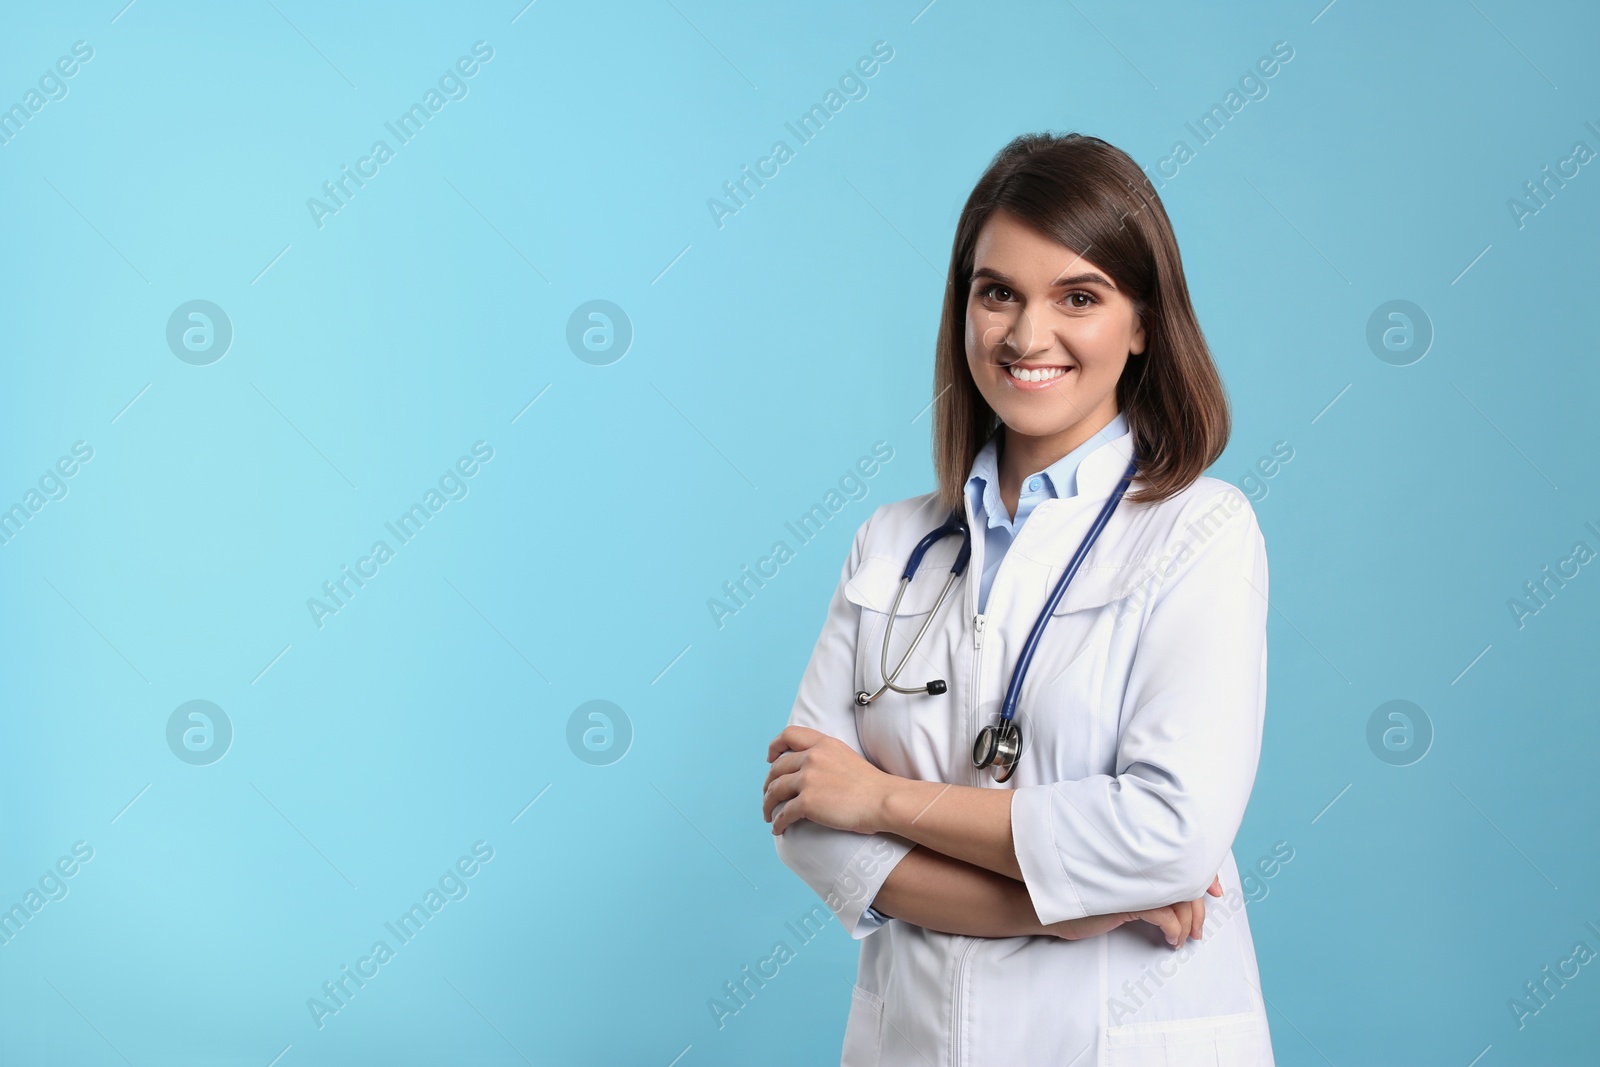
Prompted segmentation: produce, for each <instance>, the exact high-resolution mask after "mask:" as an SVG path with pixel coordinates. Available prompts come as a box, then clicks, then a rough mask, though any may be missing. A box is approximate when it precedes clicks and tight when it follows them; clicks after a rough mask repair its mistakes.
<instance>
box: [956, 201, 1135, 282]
mask: <svg viewBox="0 0 1600 1067" xmlns="http://www.w3.org/2000/svg"><path fill="white" fill-rule="evenodd" d="M972 266H973V279H974V280H977V279H979V278H990V279H994V278H998V279H999V280H1002V281H1005V282H1006V283H1007V284H1011V285H1019V286H1029V287H1035V286H1036V287H1039V288H1047V287H1049V286H1051V285H1060V284H1065V283H1066V281H1067V280H1068V279H1071V280H1073V281H1074V283H1078V284H1081V283H1084V282H1088V283H1091V284H1093V283H1095V282H1096V280H1097V279H1096V278H1095V277H1092V276H1095V275H1098V276H1099V278H1098V281H1100V282H1102V283H1104V284H1105V285H1106V286H1107V287H1108V288H1115V286H1114V284H1113V283H1112V281H1111V279H1110V275H1108V274H1107V273H1106V272H1105V271H1104V270H1102V269H1101V268H1100V267H1099V266H1097V265H1096V264H1095V263H1094V261H1093V260H1091V259H1089V258H1087V257H1085V256H1084V255H1083V254H1082V253H1080V252H1079V251H1078V250H1077V249H1075V248H1069V247H1067V246H1066V245H1064V244H1061V243H1060V242H1059V241H1056V240H1055V239H1054V238H1050V237H1046V236H1045V235H1044V234H1042V233H1040V232H1039V231H1037V230H1035V229H1033V228H1032V227H1031V226H1028V225H1027V224H1026V223H1024V222H1022V220H1020V219H1018V218H1017V217H1016V216H1015V215H1012V214H1010V213H1009V212H1006V211H996V212H995V213H994V214H992V215H990V216H989V218H988V220H987V221H986V222H984V224H983V227H982V228H981V229H980V230H979V231H978V239H977V241H976V242H975V243H974V245H973V256H972Z"/></svg>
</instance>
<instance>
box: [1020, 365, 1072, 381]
mask: <svg viewBox="0 0 1600 1067" xmlns="http://www.w3.org/2000/svg"><path fill="white" fill-rule="evenodd" d="M1006 369H1007V370H1008V371H1009V372H1010V374H1011V377H1012V379H1013V380H1014V381H1019V382H1049V381H1054V380H1055V379H1057V378H1060V377H1061V376H1062V375H1064V374H1066V373H1067V371H1069V370H1071V368H1070V367H1037V368H1034V369H1033V370H1024V369H1023V368H1021V367H1019V366H1017V365H1016V364H1012V365H1011V366H1010V367H1008V368H1006Z"/></svg>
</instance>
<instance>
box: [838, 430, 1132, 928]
mask: <svg viewBox="0 0 1600 1067" xmlns="http://www.w3.org/2000/svg"><path fill="white" fill-rule="evenodd" d="M1002 432H1003V431H1002ZM1127 432H1128V420H1127V419H1126V418H1124V417H1123V415H1122V413H1121V412H1120V411H1119V412H1118V413H1117V417H1116V418H1114V419H1112V420H1111V421H1110V422H1108V423H1106V425H1105V427H1104V428H1103V429H1101V430H1100V432H1099V433H1097V434H1095V435H1094V436H1093V437H1091V438H1089V439H1088V440H1087V441H1085V442H1084V443H1083V444H1081V445H1079V446H1078V447H1077V448H1074V449H1073V450H1072V451H1071V452H1068V453H1067V454H1066V455H1064V456H1062V457H1061V458H1060V459H1058V460H1056V461H1055V462H1054V463H1052V464H1050V466H1048V467H1046V468H1045V469H1044V470H1042V471H1039V472H1037V473H1035V474H1031V475H1029V476H1028V477H1027V478H1025V479H1023V482H1022V492H1021V493H1020V494H1019V495H1018V497H1017V514H1016V517H1015V518H1007V516H1006V506H1005V504H1004V503H1002V502H1001V500H1000V468H999V458H1000V434H998V433H996V434H994V435H993V436H992V437H990V438H989V440H988V441H987V442H985V444H984V446H983V448H982V450H981V451H979V452H978V458H977V459H975V460H973V461H972V474H971V475H970V476H969V477H968V478H967V499H968V500H970V501H971V502H972V514H973V517H974V518H975V519H976V520H977V521H978V523H979V524H981V525H982V526H983V528H984V539H983V577H982V582H981V584H980V585H979V586H978V610H979V611H982V610H983V608H984V605H985V604H987V603H988V602H989V586H991V585H993V584H994V572H995V571H997V570H999V569H1000V560H1001V559H1003V558H1004V557H1005V554H1006V549H1008V548H1010V547H1011V542H1012V541H1014V540H1016V536H1017V531H1018V530H1021V529H1022V524H1023V523H1025V522H1027V521H1028V516H1029V515H1032V514H1033V509H1034V508H1036V507H1038V505H1039V501H1041V500H1049V499H1052V498H1056V497H1069V496H1077V495H1078V465H1079V464H1080V463H1082V462H1083V457H1085V456H1087V455H1088V454H1089V453H1090V452H1093V451H1094V450H1095V449H1097V448H1099V447H1100V446H1101V445H1103V444H1106V443H1107V442H1109V441H1115V440H1116V439H1117V438H1119V437H1121V436H1122V435H1123V434H1125V433H1127ZM862 914H863V915H864V916H865V918H866V919H867V920H868V922H870V923H871V924H873V925H874V926H882V925H883V924H884V923H886V922H888V921H889V920H888V919H887V918H886V917H885V916H884V914H883V913H882V912H880V911H878V909H877V908H874V907H872V905H870V904H869V905H867V909H866V911H864V912H863V913H862Z"/></svg>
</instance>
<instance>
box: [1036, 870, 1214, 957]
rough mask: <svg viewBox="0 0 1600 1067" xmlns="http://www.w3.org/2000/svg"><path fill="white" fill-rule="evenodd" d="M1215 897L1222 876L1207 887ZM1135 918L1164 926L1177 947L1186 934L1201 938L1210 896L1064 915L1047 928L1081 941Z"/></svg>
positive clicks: (1167, 934)
mask: <svg viewBox="0 0 1600 1067" xmlns="http://www.w3.org/2000/svg"><path fill="white" fill-rule="evenodd" d="M1206 892H1207V893H1209V894H1211V895H1212V896H1214V897H1220V896H1221V895H1222V879H1221V878H1220V877H1217V878H1213V879H1211V887H1210V888H1209V889H1207V890H1206ZM1135 919H1139V920H1142V921H1144V922H1147V923H1151V924H1153V925H1155V926H1159V927H1161V932H1162V934H1164V935H1165V936H1166V939H1167V944H1169V945H1171V946H1172V947H1173V948H1177V947H1178V946H1180V945H1182V944H1183V942H1184V940H1185V935H1187V936H1188V937H1193V938H1194V939H1195V940H1196V941H1198V940H1200V930H1201V928H1202V927H1203V926H1204V925H1205V921H1206V898H1205V897H1204V896H1201V897H1199V898H1198V899H1195V900H1192V901H1190V900H1184V901H1179V902H1178V903H1176V904H1168V905H1166V906H1165V907H1160V908H1147V909H1146V910H1144V911H1125V912H1120V913H1117V914H1114V915H1087V916H1085V917H1083V918H1082V919H1064V920H1062V921H1061V922H1058V923H1051V924H1050V925H1048V926H1046V927H1045V928H1044V930H1045V932H1046V933H1048V934H1052V935H1054V936H1056V937H1060V938H1065V939H1066V940H1068V941H1080V940H1082V939H1083V938H1086V937H1095V936H1098V935H1100V934H1103V933H1105V932H1106V931H1108V930H1115V929H1116V928H1117V927H1119V926H1121V925H1122V924H1123V923H1126V922H1132V921H1133V920H1135Z"/></svg>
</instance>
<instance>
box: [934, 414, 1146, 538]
mask: <svg viewBox="0 0 1600 1067" xmlns="http://www.w3.org/2000/svg"><path fill="white" fill-rule="evenodd" d="M1108 431H1109V432H1111V433H1112V434H1115V436H1106V435H1107V432H1108ZM1118 431H1120V432H1118ZM1096 437H1097V438H1098V439H1099V440H1100V441H1101V443H1100V445H1099V447H1097V448H1094V449H1093V450H1091V451H1090V452H1089V453H1088V454H1087V455H1085V456H1084V457H1083V458H1082V459H1081V460H1079V461H1078V462H1077V489H1078V491H1077V494H1076V495H1078V496H1084V495H1086V494H1088V495H1098V496H1100V497H1105V496H1107V495H1108V494H1109V493H1110V492H1111V490H1112V489H1113V488H1115V487H1116V484H1117V481H1118V480H1119V479H1120V478H1121V477H1122V472H1123V471H1125V470H1127V469H1128V461H1129V460H1130V459H1131V458H1132V456H1133V431H1132V430H1130V429H1129V428H1128V419H1127V416H1126V415H1125V414H1123V413H1122V412H1120V411H1119V412H1118V413H1117V415H1116V417H1115V418H1113V419H1112V420H1111V421H1110V422H1109V423H1107V424H1106V425H1105V426H1104V427H1102V428H1101V429H1100V430H1099V431H1098V432H1097V435H1096ZM1068 455H1071V453H1068ZM999 458H1000V431H998V430H997V431H996V432H995V433H993V434H990V435H989V440H987V441H985V442H984V444H983V448H981V449H979V451H978V455H977V457H976V458H975V459H974V460H973V461H972V469H971V473H970V474H968V476H967V481H966V493H965V495H966V503H967V518H968V521H970V522H974V523H976V520H977V515H978V509H979V507H980V506H981V507H982V509H983V513H984V517H985V519H986V523H985V525H987V526H998V525H1000V524H1001V521H1000V519H999V518H997V516H999V515H1001V514H1003V512H1002V510H1001V509H1002V507H1003V505H1002V504H1001V503H1000V470H999ZM1066 458H1067V457H1066V456H1063V457H1061V459H1060V460H1057V461H1056V462H1055V463H1052V464H1051V465H1050V466H1049V467H1046V468H1045V469H1044V470H1043V471H1040V472H1038V473H1039V474H1041V475H1042V476H1043V477H1044V478H1046V479H1048V481H1049V484H1050V490H1051V495H1052V499H1059V498H1060V497H1061V486H1060V485H1059V484H1058V483H1059V482H1060V481H1061V480H1062V479H1063V478H1064V477H1066V476H1067V475H1068V474H1070V473H1071V472H1068V471H1064V470H1063V469H1062V467H1061V463H1062V461H1063V460H1065V459H1066Z"/></svg>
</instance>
